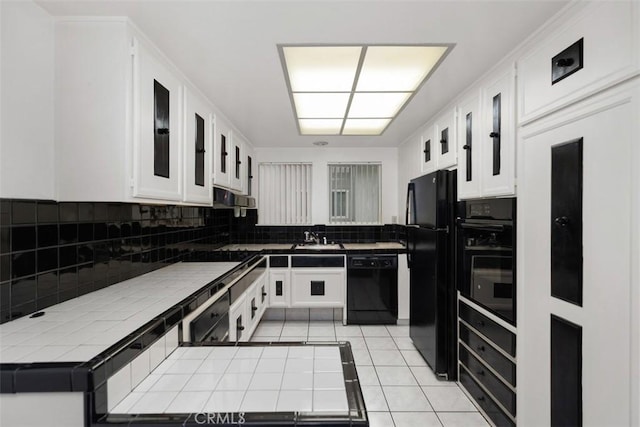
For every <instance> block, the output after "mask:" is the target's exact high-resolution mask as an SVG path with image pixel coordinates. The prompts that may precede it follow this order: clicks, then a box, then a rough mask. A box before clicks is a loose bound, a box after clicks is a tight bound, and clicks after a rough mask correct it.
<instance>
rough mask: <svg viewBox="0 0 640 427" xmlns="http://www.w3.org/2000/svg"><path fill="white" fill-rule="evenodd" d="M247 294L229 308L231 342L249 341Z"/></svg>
mask: <svg viewBox="0 0 640 427" xmlns="http://www.w3.org/2000/svg"><path fill="white" fill-rule="evenodd" d="M246 300H247V293H245V294H243V295H242V296H241V297H240V298H238V299H237V300H236V301H235V302H234V303H233V304H232V305H231V307H230V308H229V341H230V342H236V341H248V340H249V339H248V338H247V333H248V326H249V324H250V322H249V318H248V316H247V303H246Z"/></svg>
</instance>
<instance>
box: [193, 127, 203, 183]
mask: <svg viewBox="0 0 640 427" xmlns="http://www.w3.org/2000/svg"><path fill="white" fill-rule="evenodd" d="M195 143H196V159H195V162H196V164H195V174H196V176H195V183H196V185H199V186H200V187H204V153H205V150H204V119H203V118H202V117H200V116H199V115H197V114H196V141H195Z"/></svg>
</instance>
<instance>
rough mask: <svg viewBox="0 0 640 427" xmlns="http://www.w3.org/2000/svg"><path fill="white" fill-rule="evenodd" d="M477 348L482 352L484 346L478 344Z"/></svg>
mask: <svg viewBox="0 0 640 427" xmlns="http://www.w3.org/2000/svg"><path fill="white" fill-rule="evenodd" d="M477 348H478V351H479V352H480V353H483V352H484V346H483V345H479V346H478V347H477Z"/></svg>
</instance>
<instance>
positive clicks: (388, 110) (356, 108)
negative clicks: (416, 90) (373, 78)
mask: <svg viewBox="0 0 640 427" xmlns="http://www.w3.org/2000/svg"><path fill="white" fill-rule="evenodd" d="M410 96H411V92H396V93H393V92H391V93H390V92H383V93H380V92H373V93H371V92H366V93H358V92H356V93H354V94H353V100H352V101H351V107H350V108H349V114H348V116H347V118H350V119H351V118H356V119H358V118H359V119H366V118H368V117H393V116H395V115H396V113H397V112H398V110H400V108H402V106H403V105H404V103H405V102H406V101H407V99H409V97H410Z"/></svg>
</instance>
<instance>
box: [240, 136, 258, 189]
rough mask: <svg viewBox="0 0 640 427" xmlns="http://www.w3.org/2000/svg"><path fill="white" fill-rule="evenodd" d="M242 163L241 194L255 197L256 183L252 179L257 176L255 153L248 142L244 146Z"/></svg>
mask: <svg viewBox="0 0 640 427" xmlns="http://www.w3.org/2000/svg"><path fill="white" fill-rule="evenodd" d="M243 155H244V157H243V159H244V161H243V163H242V172H241V173H242V194H246V195H247V196H255V193H256V189H257V188H258V187H257V181H256V179H255V178H254V174H255V176H257V175H258V164H257V163H255V152H254V150H253V147H252V146H251V144H249V143H248V142H245V144H244V154H243Z"/></svg>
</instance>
